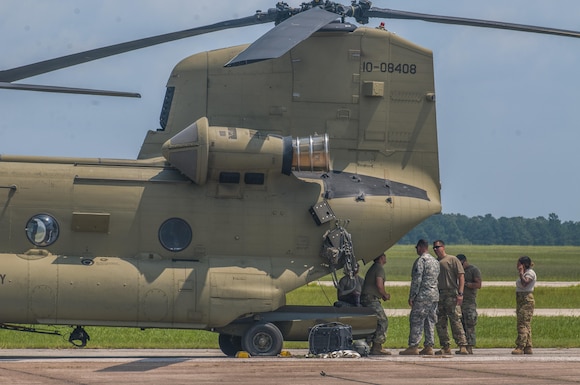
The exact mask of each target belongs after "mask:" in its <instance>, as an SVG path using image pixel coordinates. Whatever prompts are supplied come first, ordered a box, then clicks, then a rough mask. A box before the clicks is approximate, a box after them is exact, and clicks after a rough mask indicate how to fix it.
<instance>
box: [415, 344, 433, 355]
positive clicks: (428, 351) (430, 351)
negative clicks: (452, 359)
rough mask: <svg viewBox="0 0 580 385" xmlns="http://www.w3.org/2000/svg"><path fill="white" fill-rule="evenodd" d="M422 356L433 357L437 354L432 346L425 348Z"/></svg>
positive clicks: (421, 353) (421, 352)
mask: <svg viewBox="0 0 580 385" xmlns="http://www.w3.org/2000/svg"><path fill="white" fill-rule="evenodd" d="M419 354H420V355H422V356H432V355H433V354H435V353H434V352H433V347H432V346H425V347H424V348H423V349H422V350H421V351H420V352H419Z"/></svg>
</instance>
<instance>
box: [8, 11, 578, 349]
mask: <svg viewBox="0 0 580 385" xmlns="http://www.w3.org/2000/svg"><path fill="white" fill-rule="evenodd" d="M347 17H354V19H355V20H356V21H357V22H358V23H360V24H366V23H367V22H368V20H369V18H371V17H378V18H397V19H420V20H425V21H430V22H436V23H448V24H460V25H467V26H479V27H490V28H500V29H512V30H519V31H525V32H536V33H548V34H556V35H561V36H569V37H580V33H578V32H574V31H566V30H559V29H552V28H543V27H535V26H526V25H517V24H509V23H502V22H493V21H485V20H475V19H463V18H455V17H446V16H435V15H427V14H418V13H410V12H404V11H395V10H390V9H381V8H375V7H372V5H371V3H370V2H369V1H358V2H356V1H354V2H353V3H352V4H351V5H348V6H344V5H341V4H337V3H333V2H328V1H327V2H322V1H312V2H309V3H303V4H302V5H301V6H300V7H298V8H292V7H290V6H288V5H287V4H284V3H278V4H277V5H276V8H273V9H270V10H268V11H266V12H261V11H258V12H256V14H255V15H252V16H249V17H245V18H241V19H235V20H229V21H226V22H221V23H217V24H213V25H209V26H205V27H198V28H194V29H190V30H185V31H181V32H176V33H171V34H167V35H161V36H155V37H151V38H146V39H142V40H137V41H132V42H128V43H122V44H118V45H114V46H109V47H105V48H100V49H95V50H92V51H87V52H81V53H79V54H73V55H69V56H65V57H60V58H56V59H52V60H47V61H44V62H39V63H34V64H30V65H25V66H22V67H18V68H13V69H8V70H4V71H0V87H2V88H11V89H20V90H34V91H49V92H69V93H88V94H99V95H117V96H119V95H120V96H135V95H131V94H125V93H114V92H110V91H100V90H87V89H73V88H62V87H47V86H37V85H30V84H21V83H14V82H16V81H18V80H21V79H25V78H28V77H31V76H34V75H38V74H41V73H46V72H49V71H53V70H56V69H61V68H65V67H69V66H73V65H76V64H80V63H84V62H87V61H91V60H96V59H99V58H103V57H106V56H111V55H116V54H120V53H123V52H127V51H131V50H134V49H139V48H144V47H148V46H151V45H155V44H160V43H163V42H167V41H172V40H176V39H181V38H185V37H189V36H195V35H200V34H205V33H209V32H214V31H219V30H224V29H229V28H237V27H244V26H248V25H253V24H260V23H267V22H275V24H276V26H275V27H274V28H273V29H272V30H270V31H269V32H268V33H267V34H265V35H264V36H262V37H261V38H260V39H258V40H257V41H255V42H254V43H253V44H251V45H249V46H238V47H229V48H224V49H219V50H215V51H211V52H202V53H197V54H194V55H193V56H189V57H187V58H185V59H183V60H182V61H181V62H180V63H178V64H177V65H176V66H175V68H174V69H173V71H172V73H171V75H170V76H169V80H168V83H167V90H166V96H165V101H164V103H163V106H162V112H161V128H160V129H158V130H157V131H149V132H148V133H147V135H146V138H145V140H144V142H143V145H142V147H141V151H140V153H139V156H138V159H137V160H117V159H102V158H95V159H92V158H58V157H56V158H54V157H51V158H48V157H32V156H10V155H2V156H0V301H1V302H0V303H2V316H1V317H0V323H1V325H0V326H1V327H2V328H4V329H13V330H26V331H34V330H36V329H35V328H34V327H33V326H31V327H24V326H21V325H71V326H73V327H75V329H74V330H73V332H72V333H71V335H70V341H71V342H73V343H75V344H77V345H80V346H84V345H85V344H86V342H87V340H88V338H89V337H88V334H87V333H86V331H85V330H84V327H85V326H121V327H136V328H180V329H203V330H212V331H215V332H217V333H219V343H220V348H221V349H222V351H223V352H224V353H225V354H227V355H233V354H235V352H237V351H238V350H241V349H244V350H246V351H248V352H249V353H250V354H252V355H275V354H277V353H279V352H280V350H281V348H282V344H283V341H284V340H306V339H307V338H308V329H309V328H310V327H312V326H313V325H315V324H316V323H320V322H323V321H341V322H345V323H349V324H351V325H352V326H353V333H354V335H355V337H357V336H365V335H368V334H369V333H372V331H373V330H374V328H375V322H376V319H375V317H374V315H373V314H372V312H369V311H368V310H367V309H364V308H354V307H353V308H334V307H330V306H328V307H312V306H287V305H286V293H287V292H289V291H291V290H293V289H296V288H298V287H300V286H302V285H305V284H307V283H309V282H311V281H314V280H316V279H318V278H320V277H322V276H325V275H327V274H329V273H333V272H335V271H336V270H337V269H340V268H345V270H346V272H347V274H352V266H353V265H354V263H355V260H356V257H355V252H354V250H355V247H354V246H353V243H354V244H356V254H357V255H360V256H372V255H377V254H379V253H380V252H381V251H383V250H385V249H387V248H388V247H390V246H392V245H393V244H395V243H396V242H397V241H398V240H399V239H400V237H402V236H403V235H404V234H405V233H407V232H408V231H409V230H410V229H412V228H413V227H415V226H416V225H417V224H419V223H420V222H422V221H423V220H424V219H426V218H428V217H429V216H431V215H433V214H435V213H439V212H440V211H441V203H440V202H441V201H440V186H439V162H438V146H437V130H436V122H435V89H434V79H433V58H432V53H431V51H429V50H428V49H425V48H422V47H419V46H417V45H416V44H413V43H412V42H409V41H407V40H405V39H403V38H401V37H399V36H396V35H394V34H393V33H391V32H389V31H387V30H385V29H384V28H367V27H360V26H357V25H355V24H352V23H349V22H348V21H347V20H346V18H347ZM323 62H324V63H330V64H329V65H325V66H323V68H324V71H323V73H321V71H319V68H320V65H318V64H319V63H323Z"/></svg>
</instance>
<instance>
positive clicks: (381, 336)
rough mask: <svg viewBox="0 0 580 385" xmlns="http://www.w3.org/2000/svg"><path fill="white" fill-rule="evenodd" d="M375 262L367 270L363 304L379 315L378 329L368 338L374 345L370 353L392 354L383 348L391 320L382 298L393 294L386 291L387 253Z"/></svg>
mask: <svg viewBox="0 0 580 385" xmlns="http://www.w3.org/2000/svg"><path fill="white" fill-rule="evenodd" d="M374 262H375V263H374V264H373V265H372V266H371V268H370V269H369V270H368V271H367V274H366V275H365V281H364V284H363V288H362V294H361V298H360V300H361V304H362V305H363V306H365V307H370V308H372V309H373V310H374V311H375V313H376V315H377V329H376V330H375V332H374V334H372V335H371V336H369V337H368V338H367V342H369V343H370V342H372V344H373V346H372V347H371V351H370V353H369V354H371V355H390V354H391V352H389V351H388V350H385V349H383V344H384V343H385V340H386V338H387V337H386V334H387V329H388V328H389V320H388V319H387V315H386V314H385V309H383V305H381V300H383V301H388V300H389V299H391V295H390V294H389V293H387V292H386V291H385V277H386V276H385V269H384V268H383V266H384V265H385V263H387V255H386V254H385V253H383V254H381V255H379V256H378V257H376V258H375V259H374Z"/></svg>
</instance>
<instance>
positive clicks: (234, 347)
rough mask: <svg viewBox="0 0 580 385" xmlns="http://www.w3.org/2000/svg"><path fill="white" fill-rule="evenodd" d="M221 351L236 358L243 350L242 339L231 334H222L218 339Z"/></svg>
mask: <svg viewBox="0 0 580 385" xmlns="http://www.w3.org/2000/svg"><path fill="white" fill-rule="evenodd" d="M218 343H219V345H220V349H221V351H222V352H223V353H224V354H225V355H226V356H228V357H234V356H235V355H236V353H237V352H239V351H240V350H242V337H240V336H233V335H231V334H221V333H220V335H219V338H218Z"/></svg>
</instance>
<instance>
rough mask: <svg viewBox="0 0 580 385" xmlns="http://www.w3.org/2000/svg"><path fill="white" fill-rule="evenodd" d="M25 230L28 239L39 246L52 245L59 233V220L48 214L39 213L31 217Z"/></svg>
mask: <svg viewBox="0 0 580 385" xmlns="http://www.w3.org/2000/svg"><path fill="white" fill-rule="evenodd" d="M25 230H26V237H27V238H28V240H29V241H30V242H31V243H32V244H33V245H35V246H39V247H46V246H50V245H52V244H53V243H54V242H55V241H56V240H57V238H58V234H59V227H58V222H57V221H56V219H54V218H53V217H51V216H50V215H48V214H38V215H35V216H33V217H32V218H30V219H29V220H28V223H26V229H25Z"/></svg>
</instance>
